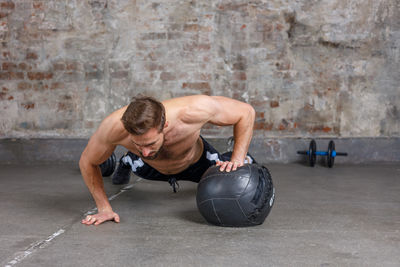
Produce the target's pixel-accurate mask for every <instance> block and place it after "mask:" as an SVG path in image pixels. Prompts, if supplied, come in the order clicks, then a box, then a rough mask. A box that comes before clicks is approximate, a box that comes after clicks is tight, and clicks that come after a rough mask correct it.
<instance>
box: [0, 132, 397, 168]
mask: <svg viewBox="0 0 400 267" xmlns="http://www.w3.org/2000/svg"><path fill="white" fill-rule="evenodd" d="M205 138H206V139H207V140H208V141H209V143H211V144H212V145H213V146H215V148H216V149H217V150H218V151H221V152H224V151H226V150H227V147H228V146H227V139H225V138H207V136H205ZM315 140H316V142H317V149H318V150H323V151H326V150H327V148H328V143H329V140H331V139H315ZM333 140H334V141H335V144H336V150H337V151H339V152H347V153H348V156H347V157H336V159H335V164H341V163H346V164H370V163H392V162H400V138H397V137H396V138H340V139H333ZM87 141H88V140H87V139H0V162H1V163H2V164H16V163H25V164H35V163H55V162H71V163H76V164H77V163H78V161H79V158H80V155H81V153H82V151H83V149H84V148H85V146H86V144H87ZM309 142H310V139H302V138H273V139H257V138H255V139H253V140H252V143H251V145H250V149H249V152H250V153H251V154H252V155H253V156H254V157H255V158H256V159H257V161H259V162H262V163H292V162H305V161H306V156H304V155H298V154H297V151H298V150H307V149H308V146H309ZM125 151H126V149H125V148H123V147H117V149H116V154H117V156H118V157H120V156H121V155H122V154H123V153H124V152H125ZM324 158H325V157H320V159H319V160H322V161H323V160H324Z"/></svg>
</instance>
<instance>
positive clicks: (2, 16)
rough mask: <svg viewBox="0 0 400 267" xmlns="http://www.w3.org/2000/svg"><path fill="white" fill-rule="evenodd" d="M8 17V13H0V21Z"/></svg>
mask: <svg viewBox="0 0 400 267" xmlns="http://www.w3.org/2000/svg"><path fill="white" fill-rule="evenodd" d="M7 16H8V13H5V12H0V19H2V18H5V17H7Z"/></svg>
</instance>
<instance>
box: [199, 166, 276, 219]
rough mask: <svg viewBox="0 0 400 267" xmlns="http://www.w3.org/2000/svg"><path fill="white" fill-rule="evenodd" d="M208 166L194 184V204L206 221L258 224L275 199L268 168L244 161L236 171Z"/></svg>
mask: <svg viewBox="0 0 400 267" xmlns="http://www.w3.org/2000/svg"><path fill="white" fill-rule="evenodd" d="M219 168H220V167H219V166H212V167H210V168H209V169H208V170H207V171H206V172H205V173H204V174H203V176H202V178H201V180H200V182H199V184H198V187H197V196H196V201H197V207H198V209H199V211H200V213H201V215H203V217H204V218H205V219H206V221H207V222H209V223H211V224H215V225H219V226H232V227H243V226H253V225H259V224H262V223H263V222H264V221H265V218H266V217H267V216H268V214H269V212H270V210H271V208H272V205H273V203H274V198H275V189H274V186H273V184H272V179H271V174H270V173H269V171H268V169H267V168H266V167H264V166H260V165H258V164H246V165H244V166H242V167H240V168H238V169H237V170H236V171H231V172H221V171H220V170H219Z"/></svg>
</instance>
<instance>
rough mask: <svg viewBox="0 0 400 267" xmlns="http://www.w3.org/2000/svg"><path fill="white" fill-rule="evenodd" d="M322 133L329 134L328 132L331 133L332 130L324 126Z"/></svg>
mask: <svg viewBox="0 0 400 267" xmlns="http://www.w3.org/2000/svg"><path fill="white" fill-rule="evenodd" d="M322 131H324V132H325V133H329V132H330V131H332V128H330V127H327V126H326V127H324V128H322Z"/></svg>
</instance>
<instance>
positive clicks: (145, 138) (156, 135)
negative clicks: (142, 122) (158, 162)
mask: <svg viewBox="0 0 400 267" xmlns="http://www.w3.org/2000/svg"><path fill="white" fill-rule="evenodd" d="M131 141H132V143H133V144H134V145H135V146H136V147H137V149H138V150H139V153H140V157H141V158H143V159H150V160H151V159H155V158H157V156H158V154H159V152H160V150H161V147H162V145H163V144H164V133H163V132H161V133H160V132H158V130H157V129H156V128H152V129H150V130H148V131H147V132H146V133H145V134H142V135H131Z"/></svg>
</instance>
